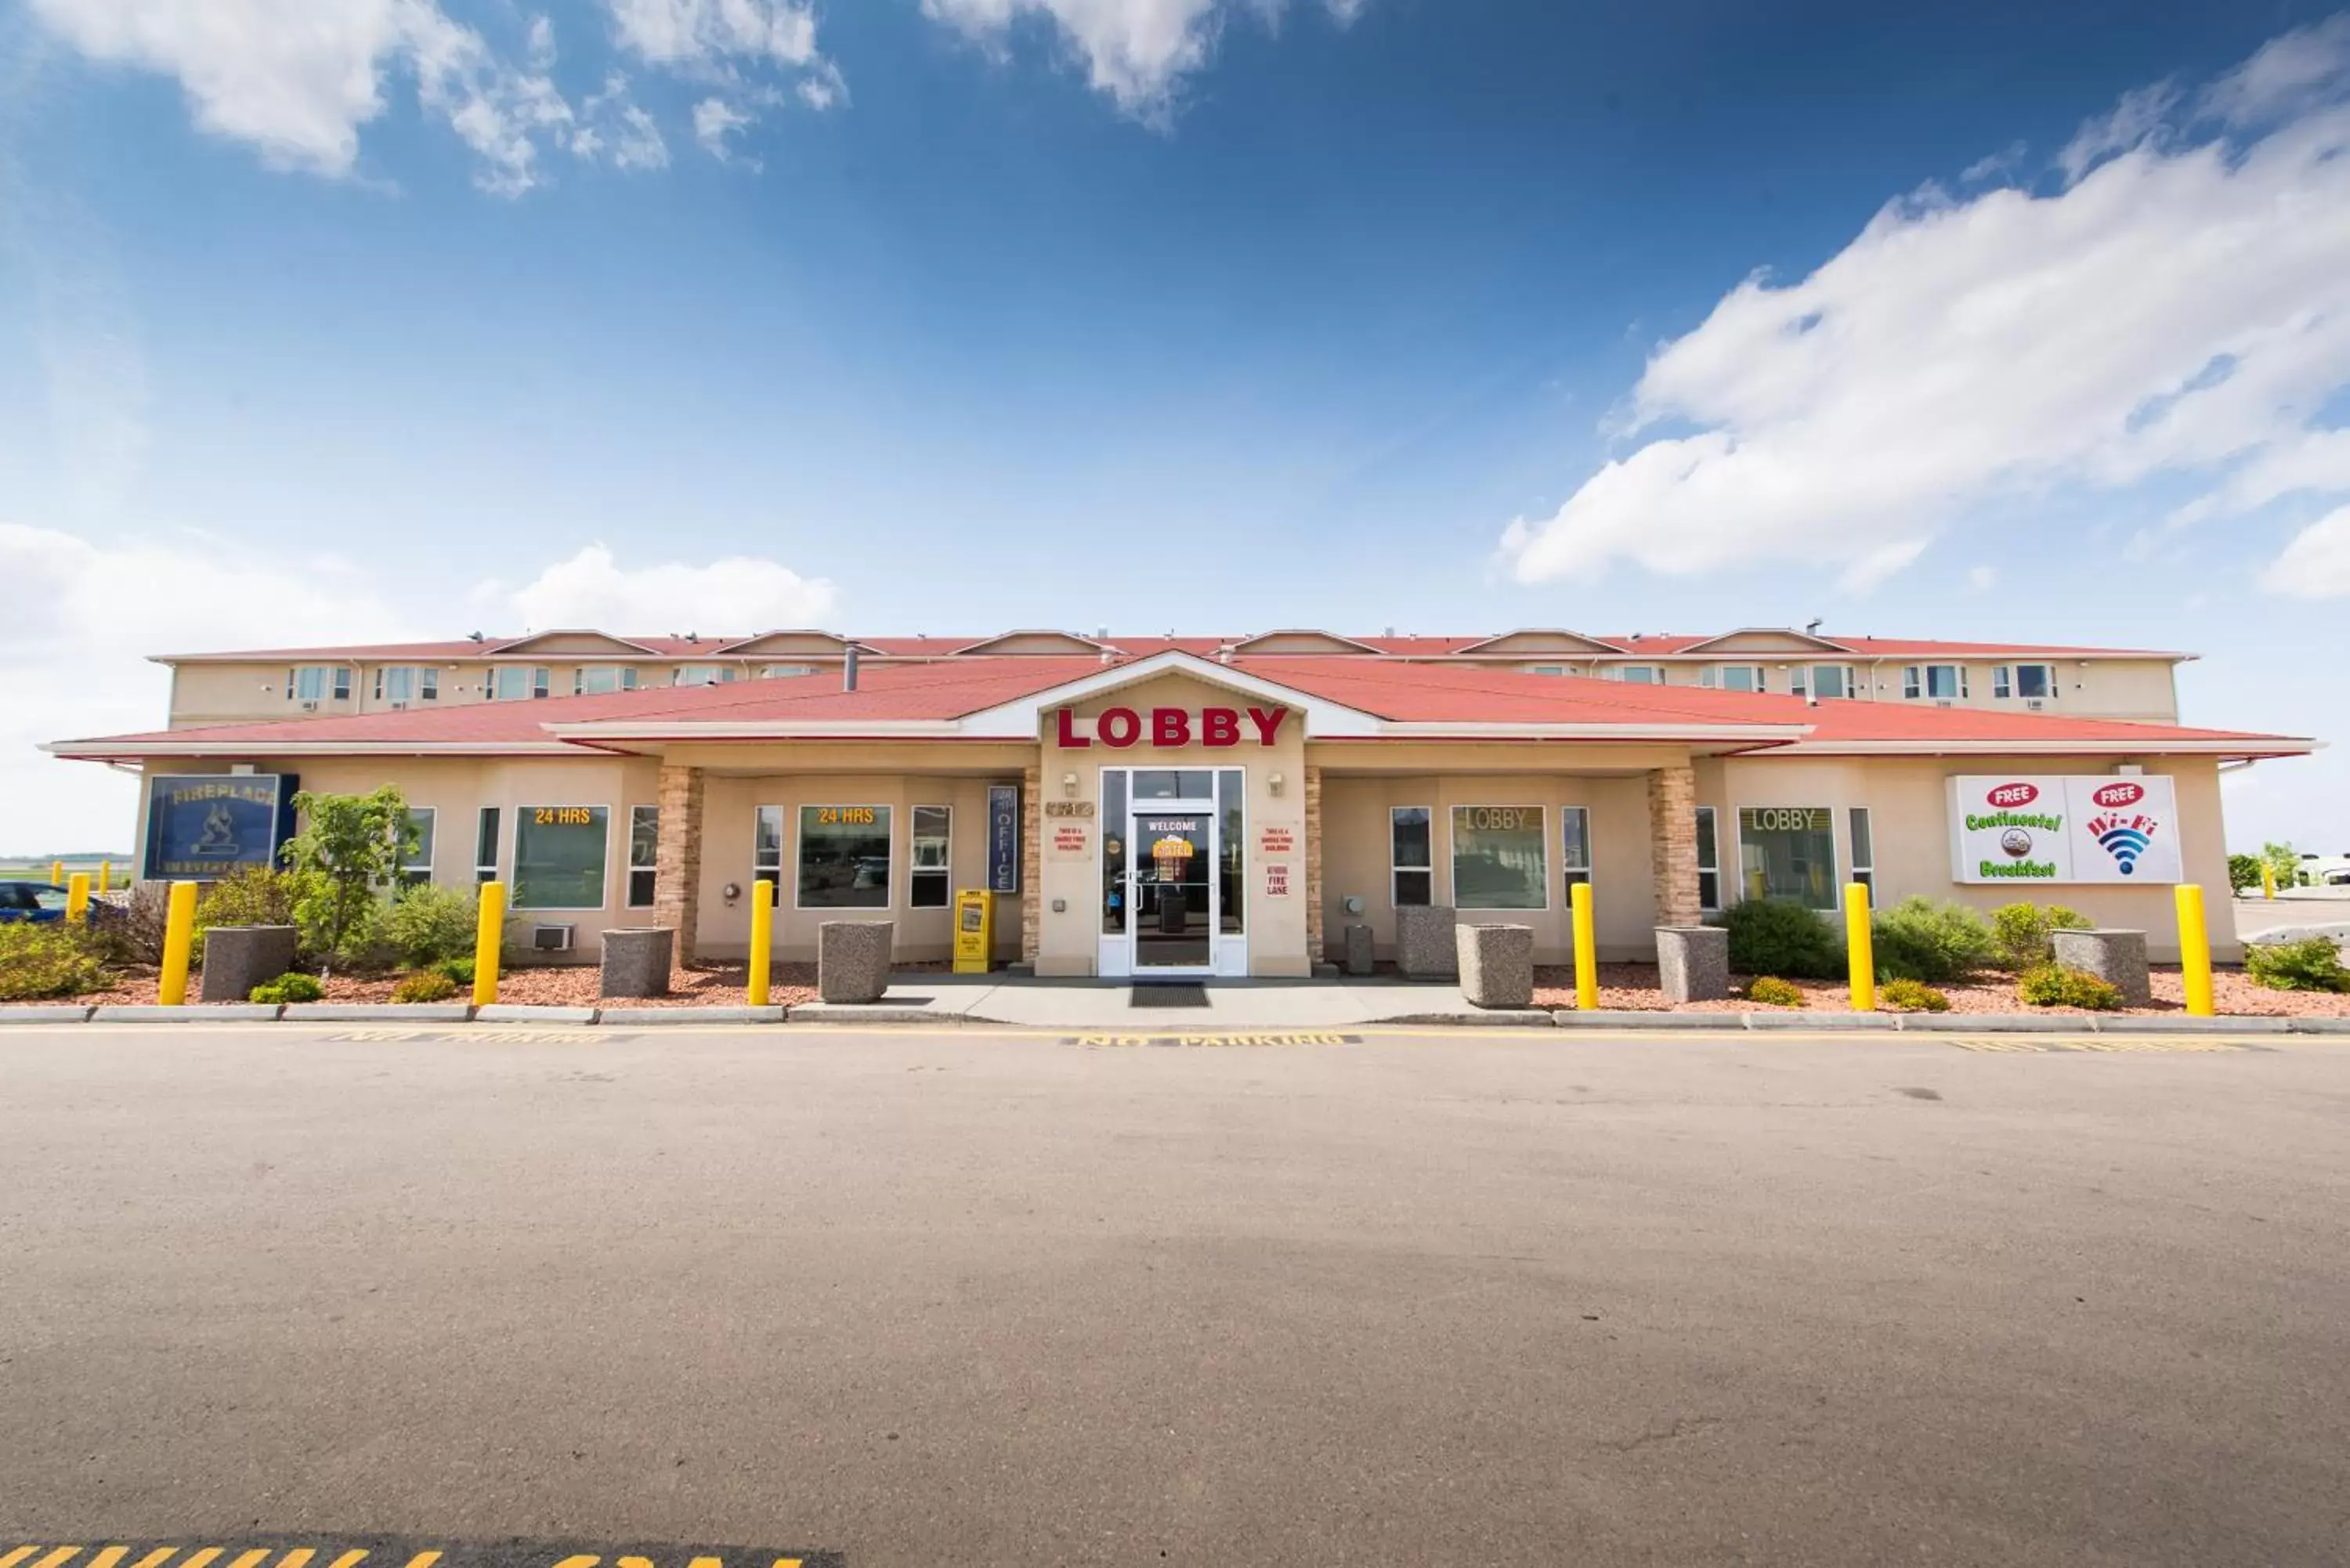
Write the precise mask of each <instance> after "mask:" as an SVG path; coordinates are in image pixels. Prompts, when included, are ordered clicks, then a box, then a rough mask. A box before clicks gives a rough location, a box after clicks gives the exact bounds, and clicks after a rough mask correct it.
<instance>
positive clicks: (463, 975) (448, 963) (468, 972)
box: [432, 953, 473, 985]
mask: <svg viewBox="0 0 2350 1568" xmlns="http://www.w3.org/2000/svg"><path fill="white" fill-rule="evenodd" d="M432 972H433V973H434V974H438V975H445V976H447V977H448V979H449V982H450V983H451V984H452V985H471V984H473V954H471V953H467V954H465V955H464V956H463V958H444V959H442V961H440V962H439V963H436V964H434V965H433V966H432Z"/></svg>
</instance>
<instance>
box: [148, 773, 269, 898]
mask: <svg viewBox="0 0 2350 1568" xmlns="http://www.w3.org/2000/svg"><path fill="white" fill-rule="evenodd" d="M297 787H298V781H297V780H296V778H295V777H294V775H293V774H162V775H159V776H158V777H155V778H151V779H149V780H148V781H147V846H146V848H147V852H146V856H145V858H144V861H143V863H142V866H141V868H140V876H141V877H148V878H150V879H161V880H170V881H200V882H210V881H215V880H217V879H219V878H220V877H225V876H227V875H229V874H230V873H231V872H234V871H238V870H242V869H244V867H248V866H274V865H276V862H277V848H278V846H280V845H282V844H284V843H285V842H286V840H287V839H288V838H291V837H292V836H294V794H295V791H296V788H297Z"/></svg>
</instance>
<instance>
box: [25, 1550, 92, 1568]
mask: <svg viewBox="0 0 2350 1568" xmlns="http://www.w3.org/2000/svg"><path fill="white" fill-rule="evenodd" d="M80 1555H81V1548H80V1547H78V1546H53V1547H51V1548H50V1549H49V1554H48V1555H47V1557H44V1558H42V1559H41V1560H40V1561H39V1562H37V1563H34V1564H33V1568H66V1564H67V1563H70V1562H72V1561H73V1560H74V1559H75V1558H77V1557H78V1556H80Z"/></svg>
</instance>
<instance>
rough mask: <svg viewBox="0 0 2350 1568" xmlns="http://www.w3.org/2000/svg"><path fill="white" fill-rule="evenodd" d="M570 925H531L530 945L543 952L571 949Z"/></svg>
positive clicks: (562, 951) (565, 951) (563, 951)
mask: <svg viewBox="0 0 2350 1568" xmlns="http://www.w3.org/2000/svg"><path fill="white" fill-rule="evenodd" d="M573 929H574V928H572V927H570V926H533V927H532V928H531V929H530V945H531V946H532V947H534V948H536V949H537V950H539V951H540V952H543V953H567V952H569V951H570V950H571V933H572V930H573Z"/></svg>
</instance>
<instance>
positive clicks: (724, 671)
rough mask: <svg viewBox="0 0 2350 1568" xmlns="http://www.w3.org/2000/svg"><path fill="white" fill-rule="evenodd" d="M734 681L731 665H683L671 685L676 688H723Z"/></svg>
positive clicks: (678, 668) (679, 667)
mask: <svg viewBox="0 0 2350 1568" xmlns="http://www.w3.org/2000/svg"><path fill="white" fill-rule="evenodd" d="M733 679H734V667H733V665H731V664H681V665H679V666H678V667H677V674H676V676H675V677H674V678H673V679H672V680H671V684H672V685H676V686H723V685H725V684H726V683H727V682H728V681H730V680H733Z"/></svg>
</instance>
